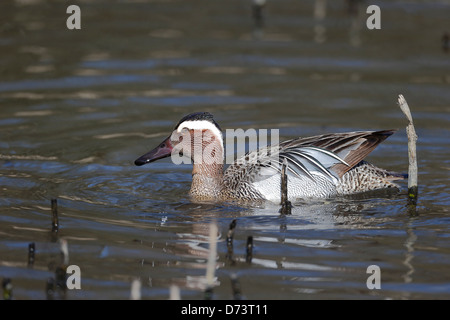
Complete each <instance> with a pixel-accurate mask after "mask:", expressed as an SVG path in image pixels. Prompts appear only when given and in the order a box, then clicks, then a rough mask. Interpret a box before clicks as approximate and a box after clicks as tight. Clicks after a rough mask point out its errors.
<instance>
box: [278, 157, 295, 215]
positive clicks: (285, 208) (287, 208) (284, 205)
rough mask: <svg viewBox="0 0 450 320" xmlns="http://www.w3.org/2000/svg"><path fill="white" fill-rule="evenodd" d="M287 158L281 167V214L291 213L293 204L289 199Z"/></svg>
mask: <svg viewBox="0 0 450 320" xmlns="http://www.w3.org/2000/svg"><path fill="white" fill-rule="evenodd" d="M287 165H288V164H287V159H286V158H285V159H284V161H283V165H282V167H281V203H280V204H281V209H280V213H281V214H291V208H292V204H291V202H290V201H289V200H288V186H287V179H288V178H287V174H286V170H287Z"/></svg>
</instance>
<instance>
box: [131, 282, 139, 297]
mask: <svg viewBox="0 0 450 320" xmlns="http://www.w3.org/2000/svg"><path fill="white" fill-rule="evenodd" d="M130 300H141V279H133V281H131V290H130Z"/></svg>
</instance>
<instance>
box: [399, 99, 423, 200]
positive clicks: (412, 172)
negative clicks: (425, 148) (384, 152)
mask: <svg viewBox="0 0 450 320" xmlns="http://www.w3.org/2000/svg"><path fill="white" fill-rule="evenodd" d="M398 105H399V106H400V109H402V112H403V113H404V114H405V116H406V118H407V119H408V122H409V123H408V126H407V127H406V134H407V135H408V159H409V166H408V204H412V205H416V204H417V197H418V193H419V189H418V185H417V180H418V178H417V174H418V173H417V155H416V141H417V134H416V130H415V129H414V124H413V119H412V116H411V111H410V109H409V106H408V103H407V102H406V100H405V98H404V97H403V95H401V94H400V95H399V96H398Z"/></svg>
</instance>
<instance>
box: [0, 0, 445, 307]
mask: <svg viewBox="0 0 450 320" xmlns="http://www.w3.org/2000/svg"><path fill="white" fill-rule="evenodd" d="M378 4H379V6H380V8H381V30H368V29H366V27H365V20H366V17H367V15H366V14H365V7H364V6H362V7H361V8H360V15H359V16H358V15H351V14H349V13H348V11H347V7H346V5H347V4H346V2H344V1H328V5H327V11H326V17H325V18H323V19H322V18H320V16H321V15H320V14H318V15H316V18H315V17H314V6H315V2H314V1H288V0H285V1H277V2H274V1H269V3H268V4H267V7H266V8H264V11H263V14H264V18H265V20H264V27H263V28H262V29H259V30H256V29H255V27H254V24H255V23H254V21H253V20H252V15H251V6H250V2H249V1H237V0H233V1H226V4H225V3H224V2H223V1H211V0H208V1H207V0H202V1H201V0H196V1H189V2H186V1H135V2H133V1H129V2H120V1H117V2H110V1H108V2H107V1H95V2H91V1H84V2H81V3H80V8H81V17H82V21H81V26H82V29H81V30H68V29H67V28H66V27H65V22H66V19H67V17H68V15H67V14H66V13H65V11H66V4H63V3H56V4H55V3H52V5H49V4H47V3H46V2H45V1H40V0H34V1H9V2H3V1H2V3H1V4H0V46H1V50H0V74H1V82H0V105H1V113H0V163H1V166H0V190H1V191H0V192H1V198H0V221H1V222H0V235H1V237H0V278H2V279H4V278H11V280H12V284H13V297H14V299H46V298H47V296H46V293H45V290H44V288H45V284H46V282H47V280H48V278H51V277H54V276H55V268H56V266H57V265H58V264H59V263H60V261H61V258H60V240H61V239H65V240H66V241H67V243H68V246H69V264H74V265H78V266H79V267H80V270H81V290H69V291H68V292H67V296H66V298H67V299H128V298H129V296H130V286H131V282H132V280H133V279H136V278H139V279H140V280H141V282H142V298H143V299H167V298H168V297H169V289H170V286H172V285H176V286H178V287H179V288H180V295H181V298H182V299H203V298H204V289H205V284H204V283H205V282H204V279H205V273H206V271H205V268H206V259H207V256H208V248H209V245H208V240H207V235H208V232H209V231H208V230H209V226H210V223H211V222H213V221H215V222H216V223H217V225H218V228H219V232H220V237H219V238H218V246H217V248H218V258H217V268H216V273H215V275H216V277H217V279H216V282H215V283H216V286H215V287H214V290H213V294H214V295H213V298H214V299H232V298H233V294H232V286H231V279H232V277H234V276H236V277H237V280H238V282H239V284H240V286H241V290H242V295H243V297H244V298H246V299H448V298H450V276H449V274H448V268H449V266H450V245H449V241H448V239H449V236H450V232H449V230H450V228H449V227H450V218H449V209H448V205H449V203H450V197H449V188H448V172H449V168H450V164H449V157H448V155H449V153H448V136H449V133H450V132H449V120H450V117H449V110H450V90H449V82H450V60H449V57H450V56H449V53H446V52H445V51H444V50H443V48H442V42H441V39H442V36H443V35H444V33H445V32H449V31H450V25H449V22H448V16H449V13H450V5H449V2H448V1H430V2H422V1H413V2H411V1H408V2H407V3H406V2H404V1H378ZM398 94H403V95H404V96H405V97H406V99H407V101H408V103H409V105H410V107H411V109H412V112H413V116H414V119H415V125H416V131H417V133H418V136H419V141H418V160H419V171H420V176H419V183H420V186H419V192H420V193H419V203H418V206H417V210H416V212H415V213H411V212H410V211H408V209H407V207H406V206H405V204H406V195H405V187H406V185H405V184H402V190H400V192H398V193H390V194H383V193H376V194H371V195H369V196H367V197H352V198H346V199H330V200H324V201H314V202H300V203H296V204H295V207H294V209H293V213H292V215H289V216H281V215H280V214H279V213H278V210H279V206H277V205H270V204H267V205H266V206H264V207H240V206H237V205H234V206H233V205H230V206H228V205H206V204H194V203H191V202H190V200H189V198H188V195H187V194H188V190H189V187H190V182H191V173H190V172H191V167H190V166H188V165H182V166H175V165H172V164H171V163H170V160H162V161H160V162H156V163H153V164H151V165H147V166H144V167H135V166H134V165H133V161H134V160H135V159H136V158H137V157H138V156H140V155H141V154H143V153H144V152H146V151H148V150H150V149H151V148H153V147H154V146H156V145H157V144H158V143H159V142H161V141H162V139H163V138H165V137H167V135H168V134H169V133H170V131H171V129H172V128H173V126H174V125H175V124H176V123H177V122H178V120H179V119H180V118H181V117H182V116H184V115H185V114H188V113H190V112H195V111H209V112H211V113H213V114H214V116H215V119H216V121H217V122H218V123H219V124H220V125H221V127H222V128H223V129H226V128H232V129H235V128H243V129H247V128H256V129H262V128H267V129H271V128H279V129H280V133H281V139H282V140H284V139H288V138H294V137H297V136H308V135H315V134H320V133H326V132H344V131H348V130H367V129H391V128H397V129H399V131H398V132H397V133H396V134H395V135H393V136H392V137H390V138H389V139H388V140H387V141H385V142H384V143H383V144H382V145H380V146H379V147H378V148H377V149H376V150H375V151H374V152H373V153H372V154H371V155H370V156H369V159H368V160H370V161H371V162H373V163H375V164H377V165H379V166H380V167H383V168H386V169H390V170H395V171H399V172H406V171H407V139H406V134H405V130H404V128H405V126H406V120H405V118H404V116H403V114H402V113H401V111H400V109H399V108H398V106H397V105H396V103H397V97H398ZM52 198H57V199H58V212H59V224H60V226H59V231H58V233H57V234H56V235H54V234H53V235H52V232H51V216H52V214H51V210H50V200H51V199H52ZM234 219H236V222H237V226H236V230H235V234H234V240H233V256H232V259H230V258H229V256H227V244H226V235H227V232H228V227H229V225H230V223H231V222H232V221H233V220H234ZM249 236H251V237H253V243H254V248H253V259H252V262H251V263H250V264H249V263H247V262H246V261H245V258H246V247H247V245H246V244H247V239H248V237H249ZM30 243H35V246H36V254H35V261H34V264H33V265H32V266H28V265H27V264H28V263H27V255H28V253H27V252H28V245H29V244H30ZM370 265H377V266H379V268H380V270H381V278H380V280H381V289H378V290H377V289H373V290H370V289H368V287H367V285H366V281H367V279H368V277H369V276H370V274H369V273H367V268H368V267H369V266H370Z"/></svg>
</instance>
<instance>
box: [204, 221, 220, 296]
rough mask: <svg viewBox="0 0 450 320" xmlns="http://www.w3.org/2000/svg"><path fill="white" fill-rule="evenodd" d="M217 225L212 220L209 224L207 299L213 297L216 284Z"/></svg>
mask: <svg viewBox="0 0 450 320" xmlns="http://www.w3.org/2000/svg"><path fill="white" fill-rule="evenodd" d="M217 232H218V229H217V225H216V224H215V223H214V222H212V223H210V225H209V253H208V262H207V264H206V290H205V299H206V300H210V299H211V298H212V288H213V285H214V273H215V269H216V257H217Z"/></svg>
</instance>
